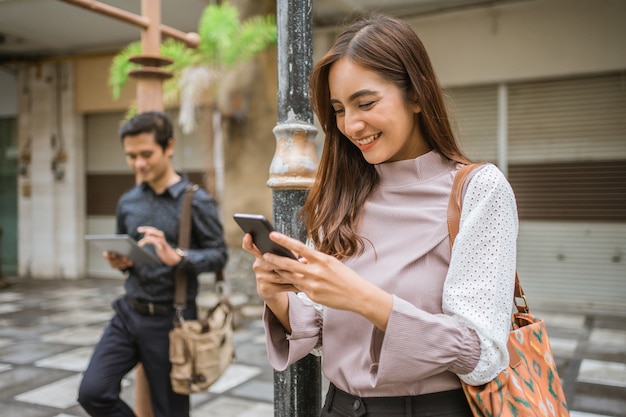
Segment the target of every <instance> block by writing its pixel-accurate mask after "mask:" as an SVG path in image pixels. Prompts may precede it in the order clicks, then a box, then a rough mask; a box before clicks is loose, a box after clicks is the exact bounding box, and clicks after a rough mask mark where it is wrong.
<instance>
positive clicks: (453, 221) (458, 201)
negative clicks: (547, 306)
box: [448, 162, 530, 313]
mask: <svg viewBox="0 0 626 417" xmlns="http://www.w3.org/2000/svg"><path fill="white" fill-rule="evenodd" d="M483 165H485V163H484V162H479V163H474V164H468V165H464V166H463V167H461V169H459V171H458V172H457V173H456V176H455V177H454V182H453V183H452V191H451V192H450V200H449V202H448V231H449V233H450V250H452V245H453V244H454V239H455V238H456V235H457V234H458V233H459V224H460V222H461V206H462V203H463V194H464V193H463V189H464V187H465V182H466V181H467V178H468V177H469V176H470V174H472V173H473V172H474V171H475V170H477V169H478V168H480V167H482V166H483ZM513 304H515V308H517V311H518V312H520V313H528V312H530V309H529V308H528V302H527V301H526V295H525V294H524V289H523V288H522V284H521V283H520V280H519V276H518V275H517V269H516V270H515V293H514V295H513Z"/></svg>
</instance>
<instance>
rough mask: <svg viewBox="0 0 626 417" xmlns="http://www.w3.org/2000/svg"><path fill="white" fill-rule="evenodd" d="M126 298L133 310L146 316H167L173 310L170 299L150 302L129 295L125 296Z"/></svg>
mask: <svg viewBox="0 0 626 417" xmlns="http://www.w3.org/2000/svg"><path fill="white" fill-rule="evenodd" d="M126 300H128V304H130V306H131V307H132V308H133V310H135V311H136V312H138V313H139V314H143V315H146V316H167V315H169V314H170V313H172V312H173V311H174V307H173V305H172V301H169V302H167V301H166V302H160V303H151V302H149V301H144V300H139V299H137V298H133V297H130V296H126Z"/></svg>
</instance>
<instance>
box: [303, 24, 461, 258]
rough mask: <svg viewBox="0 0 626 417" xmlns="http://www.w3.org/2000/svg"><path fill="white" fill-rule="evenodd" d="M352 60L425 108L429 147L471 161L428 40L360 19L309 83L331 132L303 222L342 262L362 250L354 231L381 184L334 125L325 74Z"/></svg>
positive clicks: (404, 28) (403, 28) (422, 117)
mask: <svg viewBox="0 0 626 417" xmlns="http://www.w3.org/2000/svg"><path fill="white" fill-rule="evenodd" d="M344 57H345V58H348V59H350V60H351V61H353V62H354V63H356V64H358V65H361V66H362V67H364V68H367V69H370V70H372V71H375V72H377V73H378V74H379V75H380V76H381V77H383V78H384V79H385V80H388V81H390V82H392V83H394V84H395V85H396V86H397V87H398V88H399V89H400V90H401V91H402V92H403V93H404V97H405V99H406V100H409V101H412V102H416V103H418V104H419V105H420V107H421V112H420V113H417V115H416V121H417V123H419V125H420V129H421V131H422V134H423V136H424V138H425V139H426V141H427V143H428V145H429V146H430V147H431V148H432V149H434V150H436V151H438V152H439V153H441V154H443V155H445V156H446V157H447V158H449V159H451V160H454V161H458V162H463V163H467V162H469V160H468V159H467V158H466V157H465V155H463V152H462V151H461V150H460V148H459V146H458V144H457V142H456V140H455V138H454V134H453V132H452V127H451V125H450V121H449V120H448V113H447V110H446V107H445V103H444V99H443V94H442V92H441V88H440V87H439V83H438V81H437V78H436V76H435V73H434V71H433V68H432V65H431V63H430V59H429V58H428V54H427V53H426V49H425V48H424V45H423V44H422V42H421V41H420V40H419V38H418V37H417V35H416V34H415V32H414V31H413V29H412V28H411V27H410V26H409V25H408V24H407V23H406V22H404V21H402V20H399V19H395V18H393V17H389V16H378V17H372V18H368V19H363V20H360V21H358V22H356V23H354V24H352V25H351V26H350V27H348V28H347V29H346V30H345V31H344V32H343V33H342V34H340V35H339V36H338V37H337V39H336V40H335V42H334V44H333V45H332V47H331V48H330V50H329V51H328V52H327V53H326V55H324V57H323V58H322V59H321V60H320V61H319V62H318V63H317V64H316V65H315V67H314V68H313V71H312V73H311V77H310V80H309V95H310V97H311V106H312V108H313V111H314V112H315V114H316V115H317V118H318V119H319V122H320V124H321V126H322V129H323V131H324V133H325V135H326V138H325V142H324V148H323V150H322V156H321V159H320V163H319V166H318V171H317V177H316V179H315V184H314V185H313V187H312V189H311V191H310V193H309V196H308V198H307V201H306V203H305V204H304V207H303V208H302V214H303V220H304V224H305V226H306V229H307V230H308V231H309V235H310V238H311V239H312V240H313V243H314V245H315V247H316V248H317V249H318V250H320V251H322V252H325V253H327V254H330V255H333V256H335V257H337V258H339V259H343V258H346V257H350V256H353V255H355V254H358V253H361V252H362V250H363V244H364V242H363V239H362V238H361V237H360V236H359V235H358V234H357V233H356V229H357V226H358V222H359V217H360V213H361V209H362V208H363V205H364V204H365V201H366V200H367V198H368V197H369V195H370V194H371V193H372V190H374V188H375V187H376V185H377V184H378V174H377V173H376V170H375V169H374V166H373V165H371V164H369V163H368V162H367V161H366V160H365V159H364V158H363V154H362V153H361V151H360V150H359V149H358V148H357V147H356V146H354V145H353V144H352V143H351V142H350V141H349V140H348V139H347V138H346V137H345V136H344V135H343V134H342V133H341V132H340V131H339V129H338V128H337V121H336V118H335V114H334V110H333V108H332V106H331V104H330V89H329V85H328V73H329V71H330V68H331V66H332V65H333V64H334V63H335V62H337V61H339V60H340V59H341V58H344Z"/></svg>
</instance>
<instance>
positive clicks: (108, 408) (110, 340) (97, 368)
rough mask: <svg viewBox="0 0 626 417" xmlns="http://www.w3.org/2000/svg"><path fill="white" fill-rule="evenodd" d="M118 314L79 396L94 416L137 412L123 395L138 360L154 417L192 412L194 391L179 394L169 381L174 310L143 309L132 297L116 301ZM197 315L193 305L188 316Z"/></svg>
mask: <svg viewBox="0 0 626 417" xmlns="http://www.w3.org/2000/svg"><path fill="white" fill-rule="evenodd" d="M113 308H114V310H115V315H114V316H113V318H112V319H111V321H110V323H109V325H108V326H107V328H106V329H105V331H104V333H103V335H102V338H101V339H100V342H98V344H97V345H96V347H95V350H94V352H93V356H92V357H91V361H90V363H89V366H88V367H87V370H86V371H85V373H84V375H83V380H82V382H81V384H80V388H79V390H78V402H79V403H80V405H81V406H82V407H83V408H84V409H85V411H87V413H89V415H90V416H92V417H134V416H135V413H134V412H133V411H132V409H131V408H130V407H129V406H128V404H126V403H125V402H124V401H123V400H122V399H121V398H120V392H121V381H122V378H124V376H125V375H126V374H127V373H128V372H129V371H131V370H132V369H133V368H134V367H135V365H137V363H138V362H141V363H142V364H143V367H144V370H145V373H146V377H147V380H148V384H149V386H150V395H151V399H152V409H153V412H154V416H155V417H188V416H189V396H187V395H180V394H176V393H175V392H173V391H172V385H171V383H170V376H169V374H170V368H171V365H170V361H169V337H168V335H169V331H170V330H171V329H172V320H173V317H174V310H172V311H171V313H169V314H166V315H144V314H140V313H138V312H137V311H136V310H134V309H133V308H132V307H131V306H130V304H129V302H128V300H126V299H125V298H123V297H122V298H119V299H117V300H116V301H115V302H114V303H113ZM195 317H196V307H195V306H188V307H187V309H186V310H185V318H187V319H192V318H195Z"/></svg>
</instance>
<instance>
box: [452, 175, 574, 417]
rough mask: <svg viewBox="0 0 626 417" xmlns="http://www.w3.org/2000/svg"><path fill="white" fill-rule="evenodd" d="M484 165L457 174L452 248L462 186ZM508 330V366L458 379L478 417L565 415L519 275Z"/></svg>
mask: <svg viewBox="0 0 626 417" xmlns="http://www.w3.org/2000/svg"><path fill="white" fill-rule="evenodd" d="M481 165H483V164H471V165H466V166H464V167H462V168H461V169H460V170H459V172H457V174H456V177H455V179H454V184H453V186H452V192H451V194H450V203H449V205H448V228H449V231H450V247H452V244H453V243H454V238H455V237H456V235H457V233H458V231H459V221H460V218H461V201H462V194H463V187H464V184H465V181H466V179H467V177H468V176H469V175H470V174H471V173H472V171H473V170H474V169H476V168H478V167H479V166H481ZM513 303H514V304H515V307H516V309H517V312H515V313H513V317H512V329H511V333H510V334H509V341H508V351H509V356H510V359H509V366H508V368H507V369H505V370H503V371H502V372H500V374H498V376H497V377H496V378H495V379H494V380H492V381H490V382H488V383H486V384H484V385H480V386H472V385H468V384H466V383H464V382H463V381H461V384H462V386H463V391H464V392H465V396H466V397H467V400H468V402H469V404H470V408H471V409H472V412H473V413H474V416H476V417H500V416H502V417H543V416H545V417H568V416H569V411H568V409H567V404H566V401H565V394H564V393H563V388H562V386H561V380H560V378H559V375H558V373H557V369H556V364H555V362H554V356H553V355H552V350H551V349H550V343H549V341H548V333H547V331H546V326H545V323H544V321H543V320H542V319H541V318H539V317H536V316H533V315H532V314H530V310H529V308H528V303H527V302H526V297H525V295H524V291H523V289H522V286H521V284H520V281H519V278H518V276H517V272H516V273H515V295H514V298H513Z"/></svg>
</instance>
